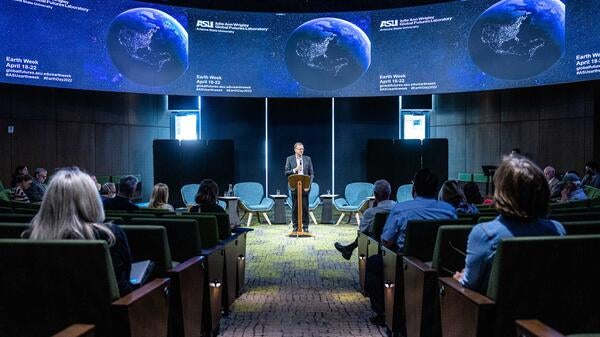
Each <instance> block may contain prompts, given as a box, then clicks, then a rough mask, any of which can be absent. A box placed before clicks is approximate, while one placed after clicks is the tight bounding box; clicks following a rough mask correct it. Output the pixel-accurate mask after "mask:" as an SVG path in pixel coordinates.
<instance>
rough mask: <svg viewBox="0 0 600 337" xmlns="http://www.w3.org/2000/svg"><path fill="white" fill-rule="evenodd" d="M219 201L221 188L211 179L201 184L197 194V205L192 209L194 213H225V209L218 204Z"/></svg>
mask: <svg viewBox="0 0 600 337" xmlns="http://www.w3.org/2000/svg"><path fill="white" fill-rule="evenodd" d="M218 199H219V186H218V185H217V183H215V182H214V181H212V180H211V179H204V180H202V181H201V182H200V186H199V187H198V193H196V199H195V201H196V205H194V206H192V208H190V212H192V213H225V210H224V209H223V207H221V206H219V205H218V204H217V200H218Z"/></svg>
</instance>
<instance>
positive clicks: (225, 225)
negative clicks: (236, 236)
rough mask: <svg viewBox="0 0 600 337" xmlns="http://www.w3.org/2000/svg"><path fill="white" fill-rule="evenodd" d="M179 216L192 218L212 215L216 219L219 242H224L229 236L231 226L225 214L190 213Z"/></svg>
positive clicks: (227, 215)
mask: <svg viewBox="0 0 600 337" xmlns="http://www.w3.org/2000/svg"><path fill="white" fill-rule="evenodd" d="M181 215H186V216H193V215H213V216H215V217H216V218H217V225H218V226H219V240H226V239H227V238H229V236H231V226H230V224H229V214H227V213H190V212H185V213H182V214H181Z"/></svg>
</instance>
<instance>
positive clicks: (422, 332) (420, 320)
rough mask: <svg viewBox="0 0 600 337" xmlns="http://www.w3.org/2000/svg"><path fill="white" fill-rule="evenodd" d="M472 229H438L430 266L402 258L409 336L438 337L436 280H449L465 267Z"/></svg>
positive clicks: (413, 259) (444, 227)
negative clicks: (439, 277)
mask: <svg viewBox="0 0 600 337" xmlns="http://www.w3.org/2000/svg"><path fill="white" fill-rule="evenodd" d="M471 229H473V225H472V224H471V225H449V226H441V227H439V228H438V231H437V237H436V241H435V246H434V248H433V256H432V259H431V263H428V262H427V261H423V260H420V259H418V258H416V257H412V256H405V257H404V298H405V308H406V310H405V312H406V331H407V335H408V336H419V337H425V336H440V335H441V331H440V317H439V301H438V298H437V293H438V287H437V278H438V276H452V275H453V274H454V272H456V271H460V270H462V268H463V267H464V265H465V256H464V252H465V251H466V246H467V238H468V236H469V233H470V232H471Z"/></svg>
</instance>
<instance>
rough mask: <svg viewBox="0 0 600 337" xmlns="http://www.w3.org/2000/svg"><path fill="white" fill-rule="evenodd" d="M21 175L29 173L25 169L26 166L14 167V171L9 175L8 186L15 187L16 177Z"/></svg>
mask: <svg viewBox="0 0 600 337" xmlns="http://www.w3.org/2000/svg"><path fill="white" fill-rule="evenodd" d="M23 175H29V170H28V169H27V166H25V165H19V166H17V167H15V171H14V172H13V173H12V174H11V175H10V187H15V185H16V183H17V177H18V176H23Z"/></svg>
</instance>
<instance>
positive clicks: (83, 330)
mask: <svg viewBox="0 0 600 337" xmlns="http://www.w3.org/2000/svg"><path fill="white" fill-rule="evenodd" d="M95 330H96V326H94V325H93V324H71V325H69V326H68V327H66V328H64V329H63V330H61V331H59V332H57V333H56V334H54V335H52V337H94V331H95Z"/></svg>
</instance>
